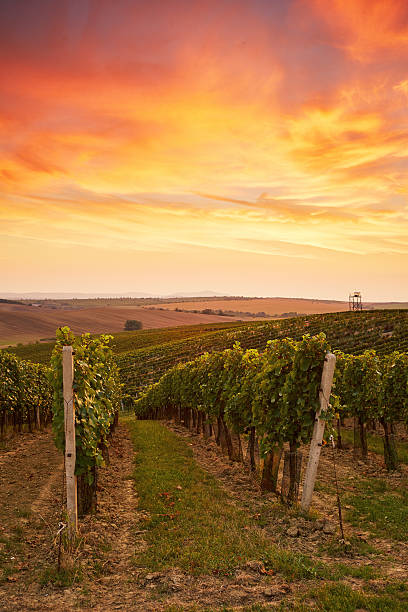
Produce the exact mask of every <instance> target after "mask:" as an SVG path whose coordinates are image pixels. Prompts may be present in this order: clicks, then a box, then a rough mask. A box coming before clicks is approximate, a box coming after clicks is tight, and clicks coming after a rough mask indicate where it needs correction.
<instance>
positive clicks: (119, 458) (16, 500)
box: [0, 425, 144, 612]
mask: <svg viewBox="0 0 408 612" xmlns="http://www.w3.org/2000/svg"><path fill="white" fill-rule="evenodd" d="M110 455H111V463H110V465H109V466H108V467H106V468H102V469H100V471H99V480H98V512H97V514H96V515H94V516H89V517H86V518H85V519H82V520H81V521H80V536H79V540H78V548H77V550H76V552H75V555H74V561H73V564H72V563H71V567H70V566H69V565H68V570H69V572H67V579H68V578H69V580H70V581H71V578H72V575H75V571H76V568H77V570H78V571H77V575H76V576H75V581H74V584H73V585H72V586H69V587H68V588H64V589H61V588H57V587H58V585H56V584H55V578H56V571H55V570H56V567H57V556H58V538H57V537H56V532H57V525H58V522H59V518H60V511H61V490H62V467H63V462H62V457H61V455H60V453H58V451H57V449H56V448H55V446H54V443H53V440H52V436H51V434H50V432H45V433H42V434H38V433H37V434H35V435H34V437H33V438H26V439H25V440H23V441H22V442H21V443H20V444H18V446H17V447H16V448H15V449H13V451H8V452H4V453H2V454H0V466H1V480H0V491H1V503H0V520H1V523H0V538H1V539H0V555H2V556H0V559H1V561H2V564H3V568H5V569H6V579H5V580H4V581H3V583H2V584H1V583H0V610H1V611H4V612H5V611H7V612H8V611H14V610H19V611H20V610H78V609H89V608H92V609H94V610H106V611H107V610H113V609H117V608H118V607H121V606H122V605H123V603H124V602H126V601H127V599H128V596H129V593H128V591H129V589H128V588H127V587H128V580H129V577H131V576H132V572H133V571H134V570H133V567H132V565H131V559H132V556H133V554H134V551H135V548H137V546H138V540H139V546H140V545H143V542H142V541H141V540H140V536H139V537H138V536H137V535H134V534H133V531H135V530H136V526H137V508H136V506H137V501H136V498H135V495H134V492H133V487H132V481H131V480H129V476H130V474H131V472H132V462H133V447H132V443H131V441H130V438H129V432H128V430H127V428H126V427H125V426H123V425H120V426H119V427H118V429H117V432H116V433H115V436H114V440H113V444H112V446H111V450H110ZM66 563H67V562H66V560H64V559H63V566H65V565H66ZM72 565H73V566H72ZM90 579H91V580H90ZM137 589H138V591H139V593H138V595H140V600H141V602H142V601H143V599H144V594H143V591H142V589H141V588H140V587H139V586H138V587H137ZM133 596H134V594H133ZM140 609H142V607H141V608H140Z"/></svg>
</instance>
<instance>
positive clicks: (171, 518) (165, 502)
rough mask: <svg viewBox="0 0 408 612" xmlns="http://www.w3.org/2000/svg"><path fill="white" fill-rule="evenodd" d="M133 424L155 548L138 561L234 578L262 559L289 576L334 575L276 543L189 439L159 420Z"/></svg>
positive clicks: (142, 498)
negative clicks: (200, 459)
mask: <svg viewBox="0 0 408 612" xmlns="http://www.w3.org/2000/svg"><path fill="white" fill-rule="evenodd" d="M129 426H130V428H131V431H132V437H133V441H134V446H135V450H136V465H135V471H134V480H135V484H136V489H137V491H138V495H139V507H140V508H141V509H142V510H146V511H147V512H148V513H149V518H148V519H146V521H145V524H144V525H143V527H144V528H145V529H146V530H147V531H146V540H147V543H148V545H149V546H148V548H147V550H146V551H145V552H143V553H141V554H140V555H138V556H137V558H136V559H135V563H136V564H137V565H138V566H141V567H145V568H146V569H148V570H153V571H156V570H163V569H168V568H171V567H180V568H181V569H183V570H185V571H188V572H190V573H192V574H195V575H198V574H208V573H213V574H222V575H230V574H231V573H232V572H233V571H234V570H235V569H236V568H237V567H239V566H242V565H244V564H245V562H246V561H249V560H258V561H263V563H264V564H265V567H266V568H267V569H273V570H274V571H277V572H280V573H282V574H283V575H284V576H285V577H287V578H290V579H295V578H323V577H328V576H330V570H329V568H328V567H327V566H325V565H324V564H323V563H320V562H312V561H311V560H310V559H309V558H308V557H306V556H305V555H301V554H298V553H293V552H290V551H288V550H281V549H279V548H278V547H277V546H276V545H274V544H272V543H271V542H269V541H268V540H267V539H266V538H265V536H263V535H262V533H261V531H260V529H259V527H258V526H257V524H256V521H255V520H253V519H251V518H250V517H249V516H247V515H246V514H245V513H244V512H243V511H242V510H241V509H239V508H238V507H237V506H236V505H235V504H234V503H233V502H232V501H231V500H230V499H229V498H228V497H227V495H226V493H225V492H224V491H223V490H222V489H221V488H220V487H219V486H218V484H217V482H216V480H215V479H214V478H213V477H212V476H211V475H209V474H207V473H206V472H204V471H203V470H202V469H201V468H200V467H199V466H198V465H197V463H196V462H195V460H194V458H193V453H192V450H191V448H190V447H189V446H188V444H187V443H186V442H185V441H183V440H181V439H179V438H178V437H177V436H176V435H174V434H173V433H171V432H170V431H168V430H167V429H166V428H165V427H163V425H161V424H160V423H158V422H154V421H136V422H129Z"/></svg>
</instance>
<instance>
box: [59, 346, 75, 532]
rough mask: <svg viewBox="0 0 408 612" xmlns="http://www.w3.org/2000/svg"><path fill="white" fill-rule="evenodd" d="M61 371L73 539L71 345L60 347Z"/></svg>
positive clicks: (69, 515)
mask: <svg viewBox="0 0 408 612" xmlns="http://www.w3.org/2000/svg"><path fill="white" fill-rule="evenodd" d="M62 372H63V393H64V419H65V476H66V483H67V514H68V526H67V527H68V537H69V539H70V541H71V542H72V540H73V539H74V537H75V535H76V532H77V529H78V508H77V479H76V476H75V460H76V450H75V410H74V390H73V382H74V360H73V356H72V346H64V347H63V349H62Z"/></svg>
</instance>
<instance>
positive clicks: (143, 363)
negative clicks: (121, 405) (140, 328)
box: [118, 310, 408, 397]
mask: <svg viewBox="0 0 408 612" xmlns="http://www.w3.org/2000/svg"><path fill="white" fill-rule="evenodd" d="M320 332H324V333H325V334H326V336H327V338H328V341H329V343H330V345H331V348H332V350H336V349H338V350H342V351H345V352H347V353H351V354H359V353H362V352H364V351H365V350H367V349H375V350H376V351H377V352H378V354H387V353H391V352H392V351H396V350H399V351H407V350H408V310H375V311H369V312H343V313H329V314H322V315H311V316H304V317H294V318H291V319H282V320H278V321H268V322H256V323H255V322H248V323H246V324H242V325H241V326H239V327H237V328H234V329H232V330H231V329H230V330H228V329H227V330H218V331H212V332H206V333H203V334H202V335H200V336H197V337H194V338H185V339H182V340H178V341H175V342H168V341H165V342H164V343H162V344H160V345H156V346H147V347H144V348H140V349H138V350H134V351H129V352H128V353H122V354H120V355H118V363H119V367H120V369H121V376H122V382H123V383H124V385H125V392H126V393H127V394H128V395H129V396H130V397H134V396H135V394H138V393H139V392H140V390H141V389H142V388H143V387H144V386H145V385H147V384H150V383H151V382H154V381H156V380H158V379H159V378H160V376H161V375H162V374H164V372H165V371H166V370H167V369H169V368H170V367H171V366H173V365H174V364H176V363H178V362H182V361H188V360H190V359H193V358H195V357H196V356H197V355H199V354H202V353H204V352H206V351H208V352H211V351H213V350H223V349H225V348H231V347H232V346H233V344H234V343H235V342H240V343H241V345H242V347H243V348H257V349H264V348H265V346H266V343H267V342H268V340H273V339H275V338H284V337H291V338H294V339H296V340H299V339H301V338H302V336H303V335H304V334H306V333H308V334H311V335H314V334H318V333H320Z"/></svg>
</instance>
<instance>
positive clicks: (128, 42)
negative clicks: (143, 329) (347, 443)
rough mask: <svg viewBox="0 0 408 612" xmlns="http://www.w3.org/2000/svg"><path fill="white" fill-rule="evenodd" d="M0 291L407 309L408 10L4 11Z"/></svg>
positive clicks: (0, 20)
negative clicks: (402, 305) (205, 294)
mask: <svg viewBox="0 0 408 612" xmlns="http://www.w3.org/2000/svg"><path fill="white" fill-rule="evenodd" d="M0 55H1V65H0V83H1V86H0V130H1V131H0V134H1V153H0V192H1V197H0V236H1V251H0V292H6V291H17V292H18V291H78V292H95V291H100V292H104V293H106V292H124V293H126V292H127V291H143V292H149V293H152V294H155V295H157V294H167V293H173V292H179V291H189V292H191V291H200V290H204V289H211V290H214V291H217V292H220V293H229V294H238V295H270V296H299V297H302V296H303V297H319V298H336V299H345V298H347V297H348V293H349V291H351V290H354V289H358V290H361V291H362V292H363V297H365V298H366V299H370V300H408V282H407V278H408V172H407V170H408V2H407V1H406V0H330V1H328V0H293V1H291V0H115V1H113V0H93V1H92V0H89V1H87V0H68V1H66V2H65V1H63V0H1V3H0Z"/></svg>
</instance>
